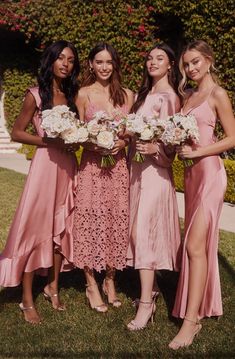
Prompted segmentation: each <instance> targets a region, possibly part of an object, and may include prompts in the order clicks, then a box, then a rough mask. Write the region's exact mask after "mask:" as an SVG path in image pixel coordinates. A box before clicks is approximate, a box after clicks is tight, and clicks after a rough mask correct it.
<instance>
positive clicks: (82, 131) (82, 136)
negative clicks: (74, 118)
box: [77, 127, 89, 143]
mask: <svg viewBox="0 0 235 359" xmlns="http://www.w3.org/2000/svg"><path fill="white" fill-rule="evenodd" d="M77 136H78V142H81V143H82V142H86V141H87V140H88V138H89V132H88V131H87V128H86V127H79V128H78V130H77Z"/></svg>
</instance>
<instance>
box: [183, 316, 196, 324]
mask: <svg viewBox="0 0 235 359" xmlns="http://www.w3.org/2000/svg"><path fill="white" fill-rule="evenodd" d="M184 320H186V321H187V322H190V323H194V324H199V320H196V321H195V320H192V319H188V318H187V317H184Z"/></svg>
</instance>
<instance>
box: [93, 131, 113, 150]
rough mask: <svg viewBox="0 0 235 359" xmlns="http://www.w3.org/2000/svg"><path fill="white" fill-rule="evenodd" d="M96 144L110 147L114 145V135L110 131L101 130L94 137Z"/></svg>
mask: <svg viewBox="0 0 235 359" xmlns="http://www.w3.org/2000/svg"><path fill="white" fill-rule="evenodd" d="M96 143H97V145H98V146H100V147H103V148H107V149H111V148H113V146H114V135H113V133H112V132H110V131H101V132H100V133H99V134H98V135H97V138H96Z"/></svg>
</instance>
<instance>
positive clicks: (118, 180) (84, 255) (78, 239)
mask: <svg viewBox="0 0 235 359" xmlns="http://www.w3.org/2000/svg"><path fill="white" fill-rule="evenodd" d="M132 104H133V94H132V92H131V91H130V90H128V89H124V88H123V87H122V85H121V79H120V60H119V56H118V54H117V52H116V50H115V49H114V48H113V47H112V46H111V45H109V44H106V43H99V44H97V45H96V46H95V47H94V48H93V49H92V50H91V51H90V54H89V57H88V69H87V72H86V73H85V75H84V81H83V86H82V88H81V90H80V91H79V94H78V101H77V105H78V109H79V115H80V118H81V119H82V120H85V121H90V120H91V118H92V116H93V114H94V113H95V112H98V111H105V112H106V113H107V114H108V115H109V116H111V117H112V116H115V114H117V113H118V112H119V115H120V116H123V115H125V114H126V113H127V112H128V110H129V109H130V107H131V106H132ZM125 146H126V142H125V141H124V140H123V139H121V138H119V139H118V140H117V141H116V144H115V146H114V148H113V149H112V150H111V154H112V155H113V156H114V158H115V161H116V164H115V165H114V166H113V167H110V168H102V167H101V158H102V154H104V153H103V152H105V154H107V153H106V152H107V150H105V151H104V149H101V148H99V147H97V146H95V145H93V144H89V145H86V144H84V151H83V154H82V160H81V165H80V168H79V173H78V187H77V191H76V199H75V214H74V231H73V234H74V264H75V265H76V266H77V267H78V268H81V269H84V272H85V277H86V282H87V284H86V297H87V299H88V301H89V304H90V307H91V308H92V309H94V310H96V311H97V312H102V313H103V312H106V311H107V310H108V307H107V305H106V304H105V303H104V302H103V300H102V297H101V295H100V292H99V289H98V285H97V282H96V279H95V275H94V270H96V271H98V272H100V271H101V270H106V275H105V279H104V281H103V285H102V290H103V293H104V294H106V295H107V299H108V303H109V304H111V305H113V306H114V307H119V306H120V305H121V302H120V300H119V299H118V298H117V295H116V290H115V286H114V277H115V270H116V269H119V270H122V269H123V268H125V266H126V251H127V244H128V223H129V174H128V169H127V163H126V154H125Z"/></svg>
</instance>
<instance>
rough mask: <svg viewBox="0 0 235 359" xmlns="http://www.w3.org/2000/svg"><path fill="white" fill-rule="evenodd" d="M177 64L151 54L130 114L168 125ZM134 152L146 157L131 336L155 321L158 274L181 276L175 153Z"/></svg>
mask: <svg viewBox="0 0 235 359" xmlns="http://www.w3.org/2000/svg"><path fill="white" fill-rule="evenodd" d="M174 61H175V56H174V52H173V51H172V49H171V48H170V47H169V46H168V45H166V44H164V43H163V44H159V45H157V46H155V47H154V48H153V49H152V50H151V51H150V52H149V53H148V55H147V57H146V60H145V64H144V76H143V82H142V86H141V88H140V90H139V93H138V96H137V99H136V102H135V103H134V106H133V108H132V110H133V111H134V112H136V113H137V114H143V115H145V116H151V115H153V114H154V113H157V114H158V115H159V118H161V119H165V118H167V116H169V115H172V114H174V113H175V112H177V111H178V110H179V107H180V103H179V98H178V96H177V95H176V93H175V91H174V82H175V80H174ZM134 147H135V146H134ZM136 149H137V150H138V151H139V152H140V153H142V154H144V156H145V161H144V162H143V163H136V162H134V161H132V163H131V176H130V244H129V247H128V253H127V265H129V266H134V268H136V269H139V273H140V282H141V297H140V301H139V306H138V311H137V313H136V316H135V319H134V320H132V321H131V322H130V323H129V324H128V325H127V328H128V329H129V330H131V331H133V330H141V329H143V328H145V327H146V325H147V323H148V321H149V320H150V318H151V317H153V314H154V312H155V299H156V293H154V292H153V287H154V275H155V271H156V270H161V269H165V270H171V271H172V270H178V262H179V252H180V227H179V217H178V207H177V201H176V194H175V189H174V184H173V177H172V167H171V165H172V161H173V159H174V153H172V152H169V149H166V148H165V147H164V146H163V145H162V144H160V143H151V142H146V143H143V142H142V143H140V142H138V141H137V143H136ZM134 150H135V149H134ZM167 151H168V152H167ZM155 289H156V288H155Z"/></svg>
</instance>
